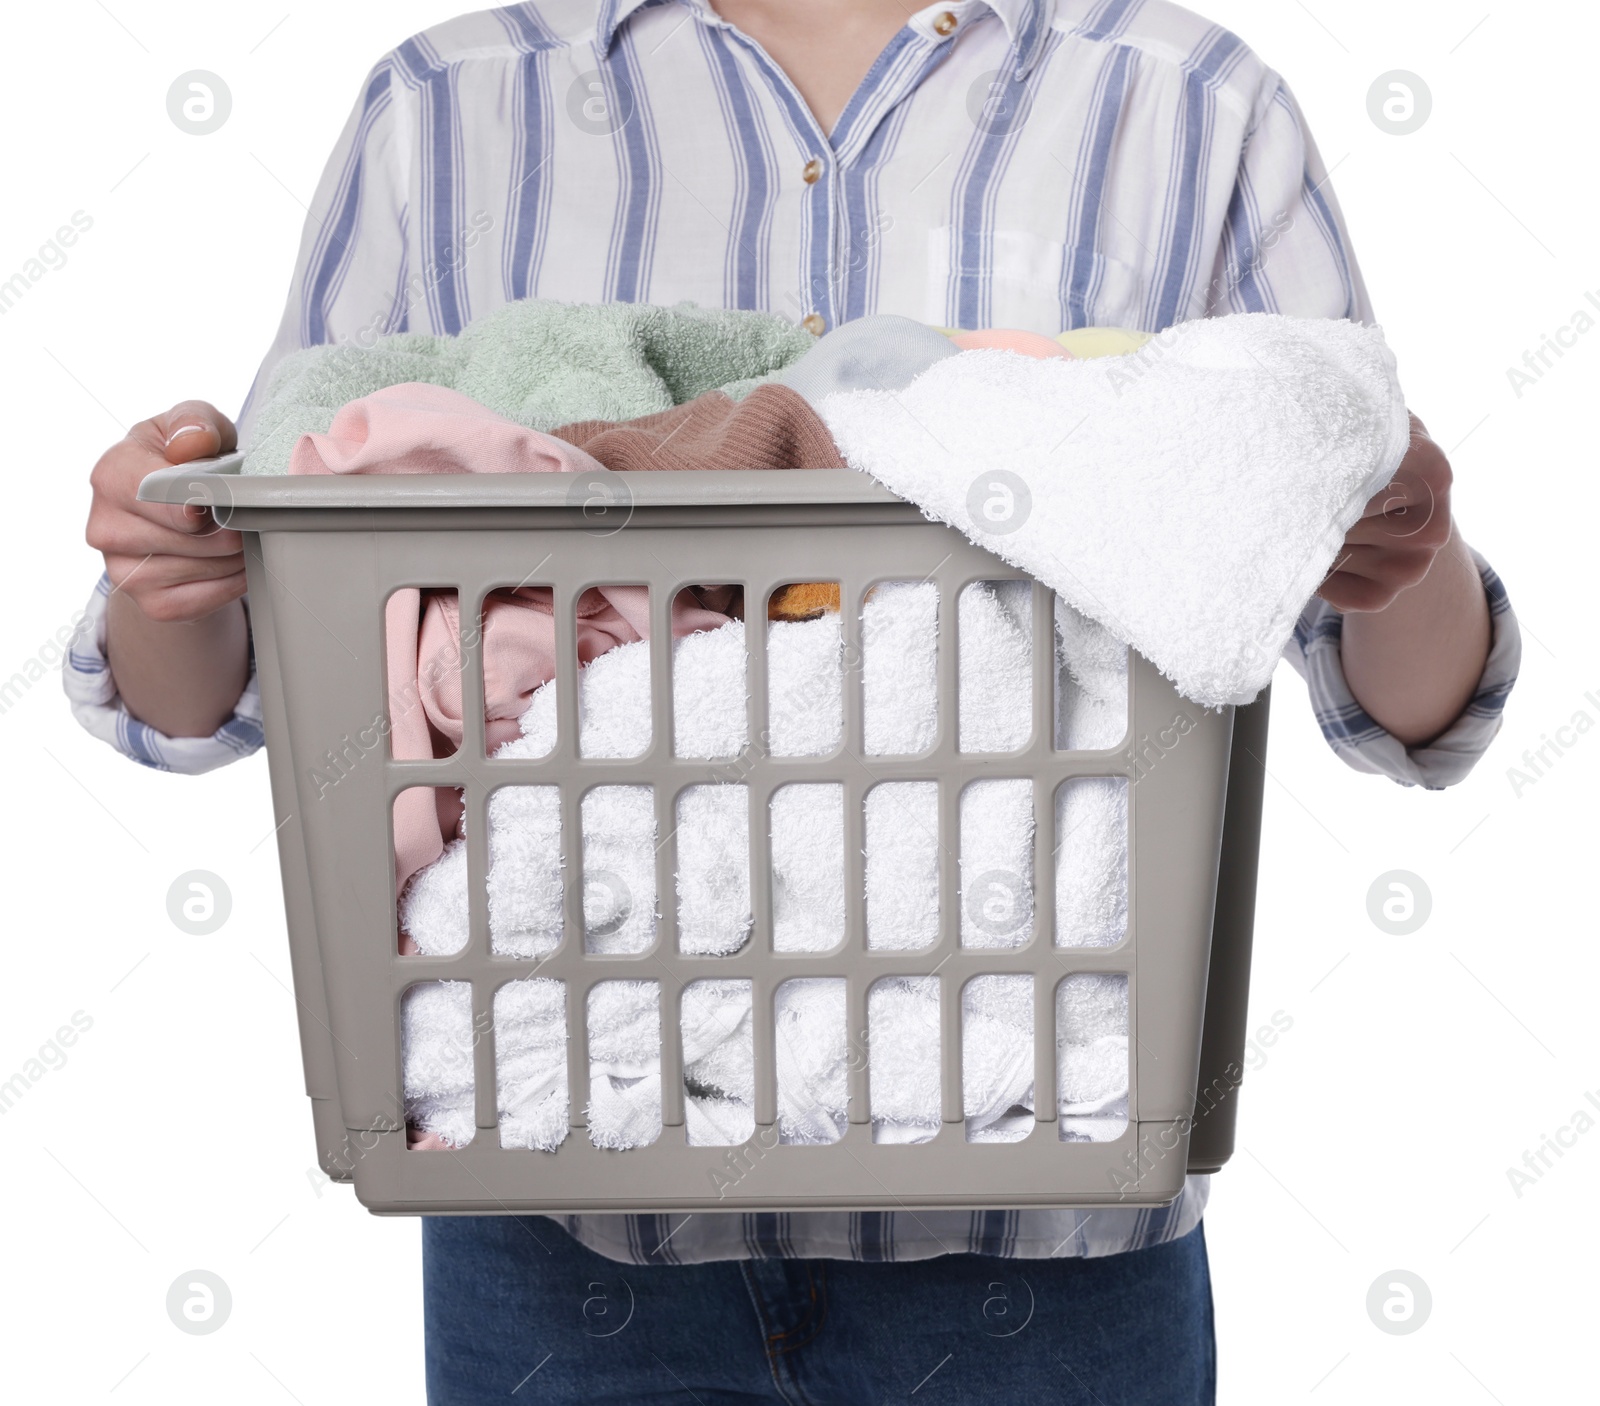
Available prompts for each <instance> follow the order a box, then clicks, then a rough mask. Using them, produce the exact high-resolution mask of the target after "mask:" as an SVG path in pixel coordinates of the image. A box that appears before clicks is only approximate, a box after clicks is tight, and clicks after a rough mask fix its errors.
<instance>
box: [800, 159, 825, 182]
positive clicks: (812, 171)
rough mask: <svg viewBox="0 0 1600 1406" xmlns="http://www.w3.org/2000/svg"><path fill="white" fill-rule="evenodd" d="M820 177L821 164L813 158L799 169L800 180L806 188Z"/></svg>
mask: <svg viewBox="0 0 1600 1406" xmlns="http://www.w3.org/2000/svg"><path fill="white" fill-rule="evenodd" d="M821 175H822V163H821V162H820V161H818V160H817V158H816V157H814V156H813V157H812V158H811V160H809V161H808V162H806V164H805V165H804V166H802V167H801V168H800V179H801V180H803V181H804V182H805V183H806V184H807V185H808V186H811V185H815V184H816V183H817V181H818V179H819V178H820V177H821Z"/></svg>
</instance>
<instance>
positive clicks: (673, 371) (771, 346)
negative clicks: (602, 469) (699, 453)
mask: <svg viewBox="0 0 1600 1406" xmlns="http://www.w3.org/2000/svg"><path fill="white" fill-rule="evenodd" d="M815 345H816V339H815V338H813V337H812V336H811V334H810V333H809V332H807V331H805V330H804V329H803V328H800V327H797V326H795V325H794V324H793V323H792V322H786V321H785V320H784V319H783V318H781V317H775V316H773V315H772V314H771V313H764V312H742V311H736V310H726V309H722V308H701V307H697V306H696V305H695V304H693V303H679V304H678V305H677V306H676V307H670V308H665V307H655V306H652V305H650V304H647V303H559V302H552V301H549V300H547V299H543V298H530V299H528V300H526V301H523V302H517V303H510V304H508V305H507V306H505V307H503V308H500V309H499V310H497V311H495V312H492V313H490V314H488V315H487V316H485V317H483V318H480V319H479V320H478V321H476V322H474V323H473V324H472V325H471V326H469V327H468V328H466V330H465V331H463V332H462V333H461V334H460V335H459V336H456V337H436V336H433V335H431V334H429V333H423V332H400V333H396V334H394V335H393V336H388V337H380V338H378V339H377V340H376V341H375V342H374V343H373V345H372V346H371V347H369V348H360V347H340V346H324V347H310V348H307V349H306V350H304V351H298V352H294V353H292V354H291V355H289V356H287V357H285V358H284V359H283V361H282V362H280V363H279V365H278V367H277V368H276V370H275V371H274V372H273V375H272V379H271V381H270V382H269V384H268V387H267V391H266V396H265V398H264V400H263V402H262V405H261V409H260V411H259V413H258V415H257V417H256V425H255V434H254V436H253V439H252V442H251V443H250V444H249V445H248V446H247V448H248V456H247V457H246V459H245V463H244V472H245V473H247V474H286V473H288V472H289V456H290V454H291V453H292V452H293V449H294V446H295V442H296V441H297V440H298V439H299V438H300V436H301V435H303V434H308V433H313V432H314V433H325V432H326V431H327V429H328V427H329V426H330V425H331V424H332V423H333V417H334V414H335V412H336V411H337V410H338V409H339V408H340V407H341V406H343V405H346V404H348V403H349V402H350V401H352V400H358V399H360V397H362V396H364V395H370V394H371V393H372V392H373V391H377V390H381V389H383V388H384V387H385V386H394V385H399V384H401V383H402V382H406V381H423V382H426V383H428V384H430V385H435V386H447V387H449V388H450V389H452V390H457V391H460V392H461V393H462V394H463V395H469V396H471V397H472V398H473V399H474V400H476V401H478V402H479V403H480V404H482V405H486V406H488V407H489V409H491V410H493V411H496V412H497V413H499V414H501V415H504V416H505V417H506V418H507V419H509V420H515V421H517V422H518V423H519V424H523V425H527V426H528V427H529V428H531V429H536V430H551V429H554V428H555V427H556V426H557V425H565V424H570V423H571V422H572V421H574V420H631V419H633V418H635V417H636V416H639V415H649V414H652V413H653V412H655V411H657V410H669V409H671V408H672V406H674V405H681V404H683V402H684V401H687V400H693V399H694V398H695V397H696V396H697V395H704V394H705V393H706V392H707V391H710V390H718V389H721V390H725V391H727V392H728V394H730V395H731V396H733V397H734V398H735V399H738V398H740V397H741V396H742V395H743V394H744V393H745V392H747V391H748V390H749V389H750V388H751V386H752V385H754V384H756V383H758V382H760V381H762V380H765V379H766V378H767V377H769V376H770V375H772V374H773V373H774V372H777V371H781V370H782V369H783V368H784V367H785V366H787V365H789V363H790V362H792V361H795V360H797V359H798V358H799V357H800V356H802V355H803V354H804V353H805V352H806V351H807V350H809V349H810V348H811V347H813V346H815Z"/></svg>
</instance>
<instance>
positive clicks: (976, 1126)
mask: <svg viewBox="0 0 1600 1406" xmlns="http://www.w3.org/2000/svg"><path fill="white" fill-rule="evenodd" d="M1034 985H1035V982H1034V978H1033V976H1032V975H1031V974H1029V975H1024V974H1022V973H1020V972H1010V973H997V974H987V973H985V974H980V975H978V976H974V977H973V978H971V980H969V981H968V982H967V983H966V984H965V985H964V986H963V987H962V988H961V1057H962V1100H963V1104H964V1105H965V1106H967V1107H973V1108H980V1109H985V1110H986V1111H987V1113H988V1115H989V1116H986V1117H984V1118H983V1119H981V1120H980V1119H978V1118H976V1117H967V1118H964V1119H963V1122H964V1124H965V1136H966V1140H967V1141H968V1142H1020V1141H1021V1140H1022V1139H1023V1138H1025V1137H1027V1136H1028V1134H1029V1133H1031V1132H1032V1131H1033V1128H1034V1125H1035V1121H1036V1120H1035V1119H1033V1118H1029V1119H1027V1120H1024V1119H1023V1118H1022V1117H1021V1115H1020V1114H1018V1115H1015V1116H1010V1115H1009V1110H1010V1109H1012V1108H1014V1107H1021V1106H1022V1100H1023V1098H1024V1097H1025V1096H1026V1090H1025V1088H1024V1087H1023V1085H1024V1084H1025V1083H1031V1080H1030V1079H1029V1078H1028V1073H1029V1072H1030V1071H1027V1068H1026V1065H1027V1063H1030V1062H1031V1061H1022V1060H1019V1059H1018V1058H1017V1056H1018V1055H1019V1053H1020V1052H1021V1048H1022V1047H1023V1046H1026V1047H1027V1049H1028V1052H1029V1053H1030V1054H1031V1053H1034V1051H1035V1041H1034V1034H1035V1028H1036V1027H1035V1025H1034V998H1033V987H1034ZM1048 1028H1049V1027H1048V1026H1047V1027H1046V1029H1048ZM1035 1107H1036V1108H1037V1105H1035ZM1024 1122H1025V1123H1026V1125H1025V1126H1023V1124H1024Z"/></svg>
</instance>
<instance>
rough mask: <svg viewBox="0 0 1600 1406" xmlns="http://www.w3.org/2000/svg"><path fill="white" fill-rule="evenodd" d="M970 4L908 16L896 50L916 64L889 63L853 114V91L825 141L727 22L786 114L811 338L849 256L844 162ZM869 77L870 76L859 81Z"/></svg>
mask: <svg viewBox="0 0 1600 1406" xmlns="http://www.w3.org/2000/svg"><path fill="white" fill-rule="evenodd" d="M976 8H979V7H977V6H976V5H975V4H974V3H973V0H963V3H959V4H956V5H952V6H949V7H930V8H928V9H926V10H922V11H919V12H918V13H917V14H915V15H913V16H912V17H911V20H910V21H909V23H908V24H907V26H906V29H905V30H903V31H902V32H901V34H902V36H904V35H909V38H907V39H905V40H903V41H902V42H901V46H900V53H901V54H902V55H905V56H909V57H912V58H914V59H915V61H914V62H902V63H897V64H894V65H892V66H891V68H890V77H889V78H888V80H887V81H886V82H884V83H883V84H882V86H881V87H876V88H874V89H871V90H867V91H865V93H864V98H865V100H864V102H862V105H861V108H860V110H859V111H852V109H854V108H855V105H856V102H857V99H859V98H862V97H863V92H862V91H861V90H858V92H857V94H856V95H855V96H853V97H852V98H851V100H850V103H849V104H848V105H847V106H846V109H845V112H844V114H842V116H841V118H840V121H839V123H838V124H836V126H835V129H834V133H833V136H832V138H830V137H829V136H828V135H827V134H826V133H824V132H823V130H822V127H821V125H820V124H819V123H818V122H817V120H816V117H815V116H814V115H813V114H812V112H811V109H810V108H809V107H808V106H807V105H806V102H805V99H804V98H802V97H801V96H800V92H799V90H798V89H797V88H796V87H795V86H794V84H793V83H791V82H790V80H789V76H788V75H787V74H786V73H784V71H783V70H782V69H781V68H779V67H778V66H777V65H776V64H775V63H773V62H772V61H771V59H769V58H768V57H767V55H766V53H765V52H764V51H763V50H762V49H761V47H760V46H759V45H758V44H756V43H754V42H753V41H751V40H750V39H749V38H747V37H746V36H745V35H743V34H741V33H740V32H739V31H738V30H737V29H734V28H733V27H732V26H728V28H729V31H730V33H732V34H733V35H734V36H735V38H736V39H737V40H738V41H739V43H740V45H741V47H743V48H744V50H745V52H746V53H747V54H748V55H749V56H750V58H751V60H752V61H753V62H755V63H756V64H757V65H759V66H760V67H761V69H762V70H763V72H764V73H765V75H766V77H767V79H768V80H769V81H770V82H771V83H772V85H773V87H774V89H775V91H776V92H777V93H778V94H779V100H780V101H782V102H783V103H784V104H785V105H786V106H787V107H788V109H789V111H790V114H791V121H792V126H793V130H794V131H795V134H796V143H795V155H794V160H795V163H796V165H795V168H794V169H795V170H796V172H797V174H798V176H799V180H800V184H801V187H802V194H801V201H802V206H801V210H802V221H803V225H804V228H805V231H806V233H805V236H804V248H803V249H802V251H801V265H802V270H803V272H802V276H801V282H800V292H799V308H798V312H799V318H798V320H799V322H800V325H801V326H802V327H804V328H805V329H806V330H807V331H808V332H810V333H811V334H812V335H813V336H817V337H820V336H821V335H822V334H823V333H824V332H827V331H829V330H831V329H832V328H834V327H836V326H837V325H838V322H839V313H838V309H839V303H840V295H841V293H842V290H843V286H844V285H843V278H842V276H841V269H842V264H843V260H844V259H845V258H846V257H847V256H848V252H849V251H848V249H847V245H848V243H849V238H850V235H849V230H848V228H847V222H846V219H845V211H844V208H843V201H842V194H841V182H842V181H843V179H844V176H845V174H846V173H847V172H848V170H849V169H850V167H851V165H852V164H853V163H854V162H855V161H857V160H859V159H860V155H861V153H862V151H863V150H865V148H866V146H867V143H868V142H869V141H870V139H871V136H872V133H873V131H874V130H875V129H876V128H877V126H878V124H879V123H881V122H882V121H883V120H884V118H885V117H886V116H887V115H888V113H889V112H890V111H891V110H892V109H893V107H894V105H895V104H896V103H897V102H899V101H900V100H901V99H902V98H903V97H905V95H906V93H907V92H908V91H909V89H910V88H911V86H912V84H913V82H914V81H915V77H916V75H918V74H920V73H921V72H922V70H923V66H924V63H923V61H924V60H925V59H926V57H927V55H928V54H929V53H930V52H932V51H933V50H934V49H935V48H938V47H940V46H942V45H945V44H948V43H952V42H954V40H955V39H956V38H957V37H959V34H960V32H961V31H962V30H963V29H964V28H965V27H966V25H967V23H968V19H969V17H970V14H971V12H972V11H973V10H974V9H976ZM899 39H900V36H897V40H899ZM875 67H876V65H875ZM872 81H873V79H872V75H871V74H869V75H868V78H867V79H866V80H864V85H865V83H868V82H872Z"/></svg>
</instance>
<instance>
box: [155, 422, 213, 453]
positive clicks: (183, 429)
mask: <svg viewBox="0 0 1600 1406" xmlns="http://www.w3.org/2000/svg"><path fill="white" fill-rule="evenodd" d="M203 429H205V426H204V425H179V426H178V428H177V429H175V430H174V431H173V432H172V433H171V434H169V435H168V436H167V442H166V445H165V446H164V447H165V448H167V449H171V448H172V446H173V444H174V443H175V442H176V441H178V440H180V439H182V438H183V437H184V435H186V434H199V433H200V431H201V430H203Z"/></svg>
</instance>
